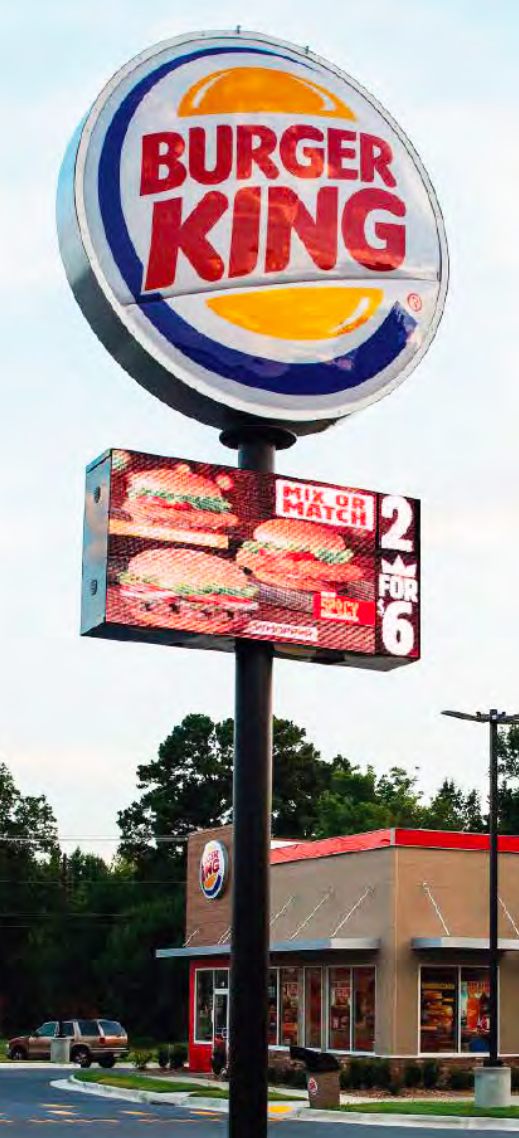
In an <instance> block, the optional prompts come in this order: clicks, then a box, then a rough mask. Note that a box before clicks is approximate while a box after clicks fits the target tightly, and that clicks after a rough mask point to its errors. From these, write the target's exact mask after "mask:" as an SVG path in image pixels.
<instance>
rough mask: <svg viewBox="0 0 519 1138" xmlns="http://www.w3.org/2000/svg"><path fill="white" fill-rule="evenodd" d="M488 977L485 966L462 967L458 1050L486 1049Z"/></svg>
mask: <svg viewBox="0 0 519 1138" xmlns="http://www.w3.org/2000/svg"><path fill="white" fill-rule="evenodd" d="M489 1031H490V977H489V973H488V969H487V968H462V969H461V982H460V1050H461V1051H473V1052H474V1051H488V1048H489V1038H488V1033H489Z"/></svg>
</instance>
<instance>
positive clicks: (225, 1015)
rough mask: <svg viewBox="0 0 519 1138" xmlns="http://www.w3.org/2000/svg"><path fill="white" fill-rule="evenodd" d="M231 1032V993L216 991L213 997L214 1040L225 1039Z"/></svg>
mask: <svg viewBox="0 0 519 1138" xmlns="http://www.w3.org/2000/svg"><path fill="white" fill-rule="evenodd" d="M228 1033H229V993H228V992H224V991H222V992H218V991H216V992H215V993H214V997H213V1042H214V1040H215V1039H225V1040H227V1036H228Z"/></svg>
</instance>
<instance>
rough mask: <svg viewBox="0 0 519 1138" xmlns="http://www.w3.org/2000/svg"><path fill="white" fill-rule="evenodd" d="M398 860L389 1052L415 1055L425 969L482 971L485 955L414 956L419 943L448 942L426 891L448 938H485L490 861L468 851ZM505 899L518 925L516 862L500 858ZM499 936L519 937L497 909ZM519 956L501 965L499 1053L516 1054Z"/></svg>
mask: <svg viewBox="0 0 519 1138" xmlns="http://www.w3.org/2000/svg"><path fill="white" fill-rule="evenodd" d="M393 852H394V855H395V908H396V930H397V935H396V943H395V951H396V961H395V963H396V972H395V983H396V988H395V1021H394V1027H395V1030H394V1039H393V1048H392V1051H393V1053H394V1054H397V1055H398V1054H400V1055H407V1054H416V1052H417V1049H418V1046H419V1040H418V1018H419V985H418V970H419V965H420V964H462V965H469V966H470V965H472V966H474V967H476V966H478V965H483V966H484V965H485V964H486V963H487V961H486V957H485V954H484V953H476V952H474V951H470V952H460V951H453V950H452V951H451V950H440V951H435V952H427V953H424V952H421V953H419V952H416V951H414V950H413V949H412V948H411V943H410V942H411V939H412V937H416V936H423V937H428V936H445V935H446V933H445V929H444V928H443V925H442V922H441V920H440V918H439V916H438V915H437V913H436V912H435V909H434V906H433V904H432V903H431V901H430V899H429V898H428V896H427V893H426V891H425V889H424V883H425V882H426V883H427V885H428V886H429V889H430V891H431V894H432V895H433V897H434V899H435V901H436V903H437V905H438V907H439V909H440V911H441V913H442V916H443V919H444V921H445V923H446V925H447V928H448V930H449V934H450V935H451V936H458V937H486V936H487V935H488V932H487V930H488V854H486V853H483V852H480V851H473V852H469V851H466V850H440V849H429V850H425V849H416V848H412V849H411V848H410V849H407V848H397V849H395V850H394V851H393ZM499 866H500V889H499V892H500V896H501V897H502V898H503V900H504V902H505V904H506V906H507V908H508V909H509V911H510V913H511V914H512V916H513V917H514V919H517V918H518V917H519V857H518V856H517V855H515V854H501V855H500V859H499ZM499 935H500V936H501V937H507V938H514V937H515V936H516V933H515V932H514V929H513V927H512V925H511V924H510V921H509V920H508V919H507V917H506V916H505V914H504V912H503V911H502V910H501V909H500V919H499ZM518 957H519V953H515V952H510V953H504V954H503V955H502V957H501V963H500V977H501V980H500V983H501V1050H502V1051H503V1052H505V1053H506V1052H508V1053H511V1054H512V1053H513V1054H519V1016H518V1014H517V1010H518V1009H519V959H518Z"/></svg>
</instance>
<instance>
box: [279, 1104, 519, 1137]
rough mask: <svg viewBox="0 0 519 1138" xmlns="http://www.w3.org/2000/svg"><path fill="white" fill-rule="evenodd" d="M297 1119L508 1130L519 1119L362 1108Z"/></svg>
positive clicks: (304, 1114)
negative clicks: (398, 1112) (372, 1111)
mask: <svg viewBox="0 0 519 1138" xmlns="http://www.w3.org/2000/svg"><path fill="white" fill-rule="evenodd" d="M297 1120H298V1122H344V1123H348V1122H350V1123H351V1122H354V1123H355V1124H356V1125H357V1126H394V1127H406V1126H411V1127H415V1128H416V1127H418V1126H419V1127H423V1128H424V1129H425V1130H510V1131H516V1132H517V1131H519V1118H460V1117H457V1116H455V1115H452V1114H451V1115H449V1114H443V1115H440V1114H437V1115H424V1114H382V1113H380V1114H375V1113H373V1114H364V1113H362V1112H361V1111H354V1110H351V1111H350V1110H347V1111H338V1110H337V1111H336V1110H310V1109H308V1108H307V1109H306V1110H304V1111H302V1112H301V1113H300V1114H299V1115H298V1119H297Z"/></svg>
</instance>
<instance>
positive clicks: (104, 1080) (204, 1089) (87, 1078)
mask: <svg viewBox="0 0 519 1138" xmlns="http://www.w3.org/2000/svg"><path fill="white" fill-rule="evenodd" d="M75 1077H76V1079H79V1080H80V1082H82V1083H100V1084H101V1085H102V1086H106V1087H123V1088H124V1090H130V1091H155V1092H158V1093H159V1094H176V1093H177V1092H179V1091H187V1092H189V1094H191V1095H192V1096H193V1098H219V1099H228V1098H229V1091H228V1089H227V1087H219V1086H214V1087H213V1086H212V1085H211V1086H201V1085H200V1083H198V1082H195V1081H187V1080H183V1079H168V1078H164V1079H161V1078H154V1077H153V1075H132V1074H130V1073H126V1072H125V1073H124V1074H121V1075H119V1074H105V1073H104V1072H101V1071H78V1073H77V1075H76V1076H75ZM269 1101H270V1102H287V1101H291V1100H290V1095H283V1094H278V1093H277V1092H276V1091H269Z"/></svg>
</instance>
